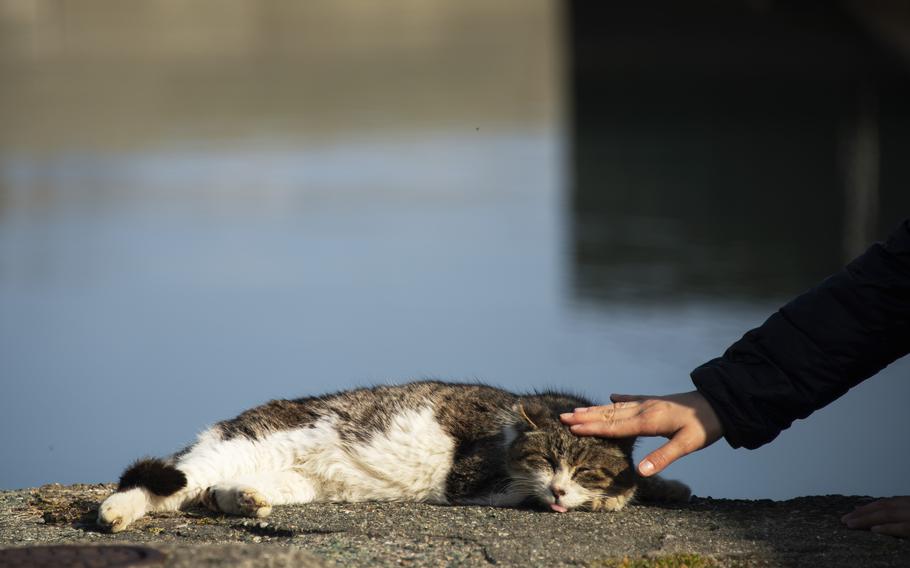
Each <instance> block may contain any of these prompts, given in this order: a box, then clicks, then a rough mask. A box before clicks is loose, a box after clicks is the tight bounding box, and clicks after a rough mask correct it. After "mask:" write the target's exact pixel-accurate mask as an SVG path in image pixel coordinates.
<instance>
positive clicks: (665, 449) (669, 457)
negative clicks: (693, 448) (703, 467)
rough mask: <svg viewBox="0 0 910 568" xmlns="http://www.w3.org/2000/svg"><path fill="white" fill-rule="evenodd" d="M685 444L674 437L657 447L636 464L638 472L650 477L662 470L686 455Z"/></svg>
mask: <svg viewBox="0 0 910 568" xmlns="http://www.w3.org/2000/svg"><path fill="white" fill-rule="evenodd" d="M687 453H689V452H687V451H686V446H685V444H683V443H682V442H681V441H679V440H677V439H676V438H674V439H671V440H670V441H669V442H667V443H666V444H664V445H663V446H661V447H659V448H657V449H656V450H654V451H653V452H651V453H650V454H648V455H647V456H646V457H645V459H643V460H641V463H639V464H638V473H640V474H641V475H642V476H644V477H650V476H652V475H654V474H656V473H660V472H661V471H663V470H664V469H665V468H666V467H667V466H668V465H670V464H671V463H673V462H675V461H676V460H678V459H679V458H681V457H683V456H684V455H686V454H687Z"/></svg>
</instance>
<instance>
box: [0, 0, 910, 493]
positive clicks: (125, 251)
mask: <svg viewBox="0 0 910 568" xmlns="http://www.w3.org/2000/svg"><path fill="white" fill-rule="evenodd" d="M14 5H15V3H11V4H10V6H14ZM86 5H87V6H93V5H94V4H92V3H89V4H86ZM99 5H100V4H99ZM22 6H24V4H23V5H22ZM149 6H151V8H149V10H151V12H152V13H153V14H154V15H155V17H154V18H145V19H144V20H143V22H137V21H134V20H132V19H131V16H130V15H129V14H125V13H120V12H118V11H117V10H114V11H113V12H110V9H111V8H110V7H108V10H106V11H105V14H106V15H105V16H104V18H107V19H104V18H102V17H101V16H99V15H97V14H95V13H93V12H92V10H90V9H88V8H85V9H84V11H80V10H75V13H72V14H69V16H68V17H69V19H68V20H66V22H68V23H61V21H62V20H60V18H59V14H57V13H55V12H53V11H51V12H47V13H44V12H40V11H39V12H40V13H39V12H34V13H33V12H32V11H30V9H24V8H23V9H22V10H19V11H16V10H9V11H8V13H4V14H2V15H0V17H2V18H5V19H0V22H3V23H4V24H9V23H10V22H15V23H17V24H18V25H19V27H17V28H16V29H17V30H19V31H18V32H17V33H18V34H20V35H18V36H16V37H12V36H10V35H5V36H4V37H5V39H4V41H7V42H9V45H11V46H13V49H6V50H4V51H3V53H5V55H3V56H2V57H3V66H2V67H0V84H2V85H4V86H3V87H0V123H2V124H3V125H5V127H4V129H3V130H4V133H3V134H2V135H0V380H2V392H3V395H2V398H0V463H2V465H0V488H14V487H23V486H33V485H37V484H41V483H48V482H61V483H72V482H94V481H110V480H114V479H116V477H117V476H118V475H119V472H120V470H121V469H122V468H123V466H124V465H126V464H127V463H128V462H129V461H130V460H132V459H135V458H136V457H139V456H141V455H146V454H153V455H154V454H166V453H168V452H170V451H173V450H175V449H178V448H180V447H181V446H182V445H183V444H185V443H186V442H188V441H189V440H190V439H191V438H192V437H193V436H194V435H195V433H196V432H198V431H199V430H201V429H202V428H204V427H205V426H206V425H208V424H210V423H211V422H213V421H216V420H219V419H222V418H226V417H230V416H232V415H234V414H236V413H237V412H239V411H241V410H242V409H244V408H247V407H249V406H251V405H253V404H256V403H260V402H263V401H265V400H268V399H269V398H274V397H282V396H289V397H292V396H299V395H306V394H313V393H319V392H327V391H333V390H337V389H343V388H348V387H352V386H359V385H368V384H376V383H385V382H397V381H402V380H406V379H412V378H421V377H438V378H444V379H457V380H464V379H468V380H472V379H480V380H484V381H487V382H490V383H493V384H496V385H500V386H504V387H507V388H510V389H515V390H530V389H534V388H545V387H558V388H565V389H570V390H573V391H579V392H583V393H585V394H587V395H589V396H591V397H593V398H595V399H598V400H606V399H607V397H608V396H609V394H610V393H611V392H627V393H665V392H678V391H682V390H688V389H690V388H691V386H690V383H689V381H688V378H687V375H688V372H689V371H690V370H691V369H692V368H693V367H695V366H697V365H699V364H700V363H702V362H703V361H705V360H707V359H709V358H712V357H715V356H717V355H718V354H719V353H721V352H722V351H723V349H725V348H726V347H727V346H728V345H729V344H730V343H731V342H733V341H734V340H735V339H737V338H738V337H739V336H740V335H741V334H742V333H743V332H745V331H746V330H747V329H749V328H750V327H753V326H755V325H758V324H759V323H761V321H763V319H764V318H765V317H767V315H769V314H770V313H771V312H772V311H773V310H774V309H776V307H777V306H778V305H779V304H780V303H781V302H782V301H784V300H786V298H787V297H788V296H789V295H792V294H795V293H797V292H798V291H799V290H801V289H802V287H805V286H808V285H810V284H811V282H812V281H813V278H815V276H816V273H817V272H819V271H822V272H823V271H824V270H826V269H829V268H831V266H832V264H835V265H836V264H837V263H839V262H841V249H840V242H837V243H836V244H835V245H834V246H833V247H832V246H825V245H819V244H818V243H816V242H814V241H812V240H811V239H809V240H808V241H807V242H806V243H804V244H802V245H798V244H797V245H794V247H795V248H798V249H799V250H800V251H801V254H804V255H806V256H808V257H813V255H815V256H819V257H822V258H824V259H826V260H825V261H824V262H822V263H820V264H821V266H817V265H811V266H810V268H809V269H808V270H807V269H806V268H805V266H804V264H805V263H800V262H792V263H785V265H784V266H783V267H781V266H776V265H772V266H769V265H768V264H767V258H768V256H767V255H757V257H756V258H755V259H752V260H751V261H749V260H748V259H747V260H743V259H742V257H741V255H737V254H734V253H736V252H737V251H744V250H745V251H748V250H759V249H760V250H763V251H764V250H767V239H768V238H769V235H772V234H776V231H775V229H776V228H775V227H766V228H765V229H761V227H759V228H757V229H755V231H754V232H749V233H748V234H747V237H748V238H743V239H742V240H740V241H737V242H736V243H735V246H733V248H732V249H731V245H730V244H729V242H728V241H727V240H725V239H724V236H723V235H719V236H712V235H710V234H709V235H704V234H703V233H699V232H698V231H694V232H693V229H692V228H693V227H697V226H699V223H698V222H697V218H696V219H693V217H692V215H690V214H689V213H687V211H697V210H699V207H700V206H701V205H704V203H705V201H704V199H706V198H705V197H704V196H699V195H697V194H694V193H693V194H692V197H691V202H692V207H691V208H690V209H679V210H671V211H667V210H665V209H663V208H657V209H654V208H649V207H647V206H644V205H642V202H645V203H647V202H649V199H648V198H647V195H649V194H647V193H643V194H641V195H644V196H645V197H643V198H642V200H640V201H636V202H635V203H634V204H633V206H630V208H629V209H627V210H623V209H622V208H621V207H617V206H615V205H616V203H620V204H622V203H623V200H622V199H618V200H614V203H613V205H611V207H609V208H608V212H606V213H605V212H604V209H602V208H601V207H600V206H599V205H598V203H592V202H590V201H586V200H585V198H584V196H586V195H591V193H590V192H592V191H595V190H594V189H593V188H594V186H593V185H591V184H585V183H582V182H580V181H579V180H584V179H590V175H594V174H591V172H592V169H591V167H589V166H587V165H584V164H583V163H582V164H581V165H579V162H578V157H579V156H581V155H587V154H585V152H586V150H585V148H591V146H590V144H589V143H587V142H584V141H583V140H585V137H584V136H583V135H584V132H581V131H580V130H579V129H576V130H574V131H573V130H572V129H570V128H569V126H568V123H569V120H568V113H569V112H570V109H568V106H569V104H568V98H569V97H568V95H567V94H566V89H567V86H566V83H565V81H564V76H565V73H566V70H565V68H564V65H565V60H566V53H565V51H566V49H567V48H566V44H565V43H564V35H565V34H566V33H567V32H566V30H565V28H564V17H563V15H562V14H561V13H560V11H559V10H558V9H557V8H556V6H554V5H552V4H550V3H547V2H534V3H531V2H525V1H522V2H518V3H503V4H502V7H489V6H486V4H485V3H482V2H477V3H472V2H459V3H453V4H451V5H448V4H446V5H444V7H443V8H437V9H430V8H425V9H424V11H422V12H421V11H420V10H418V13H411V16H409V18H404V22H400V21H398V20H395V19H394V18H390V17H383V16H382V15H381V14H374V15H373V16H371V18H366V19H364V18H363V17H362V14H359V15H358V14H357V13H347V12H346V11H345V10H344V9H342V8H337V7H334V6H333V5H332V4H331V3H329V4H325V5H322V4H317V3H313V4H309V5H308V6H309V7H307V8H300V7H295V5H281V4H271V3H269V4H265V3H264V4H263V6H267V7H268V8H265V7H263V8H250V10H252V13H247V12H244V11H242V10H241V9H240V8H238V7H237V6H234V5H232V4H229V6H232V8H230V9H224V10H217V11H215V12H214V13H212V14H209V13H205V12H204V11H200V12H199V13H195V14H194V13H190V14H188V15H187V14H183V15H182V16H181V18H179V20H180V22H183V23H182V24H181V26H184V27H183V28H181V27H180V26H177V27H176V29H175V28H174V26H168V25H164V24H163V23H162V22H167V21H168V17H169V16H168V11H167V9H166V8H167V7H168V6H171V7H173V6H172V4H171V3H169V2H166V1H164V2H157V3H150V4H149ZM200 10H202V9H201V8H200ZM434 10H436V11H434ZM146 16H148V15H146ZM314 17H318V18H322V19H325V18H328V19H329V21H331V22H334V24H335V26H336V28H343V29H347V30H351V29H354V30H356V31H358V32H359V33H358V34H355V35H357V37H359V38H360V39H359V40H358V42H359V43H357V42H355V43H354V44H349V43H346V42H340V41H338V40H337V39H335V38H334V37H333V33H330V32H328V31H320V30H319V29H311V30H310V34H309V35H305V36H304V37H300V36H298V35H297V34H295V33H293V32H294V24H295V22H296V23H297V24H300V25H304V23H305V22H308V21H311V19H312V18H314ZM210 18H215V19H216V20H217V21H215V22H212V21H210ZM377 18H378V20H377ZM110 21H119V22H120V23H121V24H122V25H120V26H111V27H107V26H108V23H109V22H110ZM186 22H190V23H195V24H196V25H197V27H196V28H193V26H192V25H190V24H188V23H186ZM206 22H207V23H209V24H211V26H210V27H209V26H207V25H205V23H206ZM251 22H252V23H251ZM216 24H217V25H216ZM431 24H432V25H433V26H435V27H433V28H432V29H433V30H434V33H432V34H428V32H427V31H426V30H427V29H429V28H428V26H430V25H431ZM330 27H331V26H330ZM4 29H10V28H9V26H8V25H7V27H6V28H4ZM122 29H128V30H131V32H130V34H129V37H125V36H124V35H123V34H122V32H118V31H117V30H122ZM333 29H335V28H333ZM464 29H470V30H472V31H471V33H470V34H464V33H462V32H463V30H464ZM181 30H183V31H181ZM188 30H189V31H188ZM217 30H220V31H217ZM64 31H65V32H66V33H64ZM89 32H91V33H89ZM157 32H161V33H162V34H172V36H168V37H165V38H164V39H166V40H167V41H163V40H162V39H161V38H159V37H158V36H157ZM190 32H194V33H190ZM99 34H100V35H99ZM338 37H350V36H349V35H348V36H342V35H339V36H338ZM99 38H100V39H99ZM105 40H106V41H109V42H113V43H114V44H117V45H120V46H121V49H119V50H114V51H112V50H110V48H109V47H108V44H107V43H106V41H105ZM159 42H160V43H159ZM9 45H8V46H7V47H9ZM478 45H480V46H485V45H486V46H489V45H495V46H497V49H496V50H494V51H493V53H494V55H491V52H489V51H488V50H484V49H480V48H478V47H477V46H478ZM415 46H418V47H419V49H417V48H416V47H415ZM225 54H226V55H225ZM137 62H141V63H142V64H141V65H139V64H138V63H137ZM87 71H91V72H90V73H87ZM567 109H568V110H567ZM609 132H614V131H607V134H606V136H607V138H609V137H610V136H611V135H610V134H609ZM616 132H618V131H616ZM665 134H667V133H665ZM656 136H657V137H658V138H661V137H662V134H661V133H660V132H657V134H656ZM671 138H672V137H671V136H669V135H668V136H663V138H661V139H665V140H670V139H671ZM705 143H706V144H707V143H710V137H709V140H708V142H705ZM666 144H667V145H669V147H672V142H667V143H666ZM670 165H671V166H672V163H671V164H670ZM816 166H818V164H815V165H813V166H812V167H816ZM596 169H597V168H596V167H595V170H596ZM614 172H615V168H612V167H610V166H609V164H607V166H606V167H602V168H601V169H600V173H598V174H596V175H594V177H595V178H596V179H598V180H600V181H601V182H602V183H603V184H604V185H605V186H606V187H607V188H608V189H607V195H608V196H611V195H612V196H615V195H620V194H621V193H622V192H623V191H626V190H627V189H628V188H629V187H631V186H628V185H623V184H628V183H630V182H628V181H623V180H624V179H625V178H622V176H620V177H611V176H613V173H614ZM739 174H741V171H737V170H734V171H733V172H731V173H730V174H729V175H731V176H733V175H739ZM624 175H626V174H624ZM644 175H645V173H644V172H641V171H640V172H638V174H636V175H634V176H632V182H631V183H634V182H635V180H639V182H640V180H642V179H645V178H643V177H642V176H644ZM670 177H672V176H670ZM662 183H663V185H661V183H656V182H655V183H650V182H649V183H648V184H641V183H639V185H648V186H649V187H652V190H651V191H654V192H656V193H655V195H658V196H659V195H660V192H661V191H666V190H667V188H669V187H679V185H671V184H672V180H671V181H669V182H668V181H666V180H665V181H664V182H662ZM636 187H637V186H636ZM661 188H663V190H662V189H661ZM754 191H756V190H755V189H751V190H750V189H748V188H746V189H745V190H744V192H743V195H744V196H746V198H748V196H749V195H753V193H750V192H754ZM806 191H809V192H812V191H818V188H817V187H814V186H813V188H809V189H807V190H806ZM617 192H618V193H617ZM595 201H596V200H595ZM657 201H660V200H659V199H657ZM731 207H732V206H731ZM833 209H836V208H833ZM838 215H839V214H838V213H831V214H828V215H827V216H822V217H821V218H820V220H818V221H817V223H819V224H822V225H825V224H828V225H830V224H836V223H839V222H840V218H839V217H838ZM748 226H749V227H752V228H754V227H755V225H754V224H752V225H748ZM592 227H593V229H592ZM598 227H599V228H598ZM604 227H606V229H604ZM731 230H734V229H731ZM763 231H764V232H763ZM834 232H837V231H834ZM727 234H729V233H727ZM750 239H751V240H750ZM775 242H776V241H775ZM794 242H801V241H799V238H798V235H794ZM812 247H815V248H812ZM731 250H732V251H733V253H731V252H730V251H731ZM813 251H814V252H813ZM788 258H790V257H788ZM696 260H697V264H693V262H695V261H696ZM692 266H697V267H698V270H697V271H695V270H692V269H691V267H692ZM834 268H836V266H834ZM694 273H697V274H696V276H697V277H696V278H693V277H692V274H694ZM756 275H757V277H758V278H759V281H761V282H762V283H763V284H762V285H761V286H758V287H756V286H749V285H748V284H747V282H752V281H754V279H755V277H756ZM762 278H764V279H762ZM908 373H910V363H908V361H901V362H899V363H898V364H895V365H894V366H892V367H890V368H889V369H887V370H886V371H885V372H883V373H882V374H881V376H879V377H877V378H875V379H873V380H871V381H868V382H866V383H865V384H863V385H861V386H860V387H858V388H857V389H855V390H854V391H852V392H851V393H850V394H849V395H848V396H846V397H844V398H843V399H841V400H840V401H838V402H836V403H835V404H833V405H831V406H830V407H828V408H826V409H824V410H823V411H821V412H819V413H817V414H816V415H815V416H813V417H812V418H811V419H810V420H808V421H804V422H800V423H797V424H796V425H794V427H793V428H792V429H791V430H789V431H788V432H786V433H785V434H784V435H783V436H782V437H781V438H780V439H779V440H778V441H777V442H775V443H774V444H772V445H770V446H768V447H766V448H762V449H760V450H758V451H753V452H748V451H743V450H740V451H733V450H731V449H729V448H728V447H726V446H725V445H724V443H723V442H721V443H718V444H717V445H716V446H714V447H712V448H710V449H708V450H706V451H704V452H701V453H699V454H697V455H696V456H691V457H689V458H687V459H685V460H683V461H681V462H679V463H678V464H677V465H676V466H674V467H673V469H672V475H673V476H674V477H679V478H681V479H685V480H686V481H687V482H688V483H690V485H691V486H692V487H693V489H694V491H695V492H696V493H697V494H699V495H712V496H715V497H749V498H786V497H791V496H796V495H805V494H823V493H860V494H871V495H887V494H896V493H906V492H907V488H906V479H907V477H908V473H910V463H908V461H907V459H906V458H905V457H903V455H904V454H905V453H906V452H902V451H899V450H900V449H901V448H906V442H905V441H904V438H903V436H902V433H903V432H906V431H908V426H910V417H908V415H907V413H906V412H904V409H903V404H902V403H903V402H904V401H906V400H908V398H910V396H908V395H910V384H908V382H907V381H906V377H907V375H908ZM655 444H656V442H655V441H648V442H645V443H642V444H641V450H642V451H645V450H647V449H648V448H652V447H655ZM896 454H897V456H898V457H896V458H895V457H894V456H895V455H896ZM877 464H882V465H880V466H879V465H877Z"/></svg>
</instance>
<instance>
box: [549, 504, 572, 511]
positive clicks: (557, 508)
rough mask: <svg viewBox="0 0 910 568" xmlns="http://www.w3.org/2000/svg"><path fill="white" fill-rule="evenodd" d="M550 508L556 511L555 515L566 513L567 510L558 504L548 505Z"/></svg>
mask: <svg viewBox="0 0 910 568" xmlns="http://www.w3.org/2000/svg"><path fill="white" fill-rule="evenodd" d="M550 508H551V509H553V510H554V511H556V512H557V513H567V512H568V511H569V510H568V509H566V508H565V507H563V506H562V505H560V504H559V503H550Z"/></svg>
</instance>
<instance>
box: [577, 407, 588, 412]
mask: <svg viewBox="0 0 910 568" xmlns="http://www.w3.org/2000/svg"><path fill="white" fill-rule="evenodd" d="M587 411H588V409H587V408H576V409H575V412H587Z"/></svg>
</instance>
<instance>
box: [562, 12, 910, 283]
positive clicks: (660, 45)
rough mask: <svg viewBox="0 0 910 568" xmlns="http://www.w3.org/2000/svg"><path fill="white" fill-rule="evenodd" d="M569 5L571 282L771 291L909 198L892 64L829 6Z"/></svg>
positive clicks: (866, 233)
mask: <svg viewBox="0 0 910 568" xmlns="http://www.w3.org/2000/svg"><path fill="white" fill-rule="evenodd" d="M572 6H573V10H572V15H573V23H574V26H575V33H574V35H573V36H572V38H573V39H572V45H573V47H574V57H575V61H576V73H575V76H574V87H575V89H574V98H573V103H574V107H573V108H574V120H573V122H574V128H575V133H574V137H573V145H574V148H573V150H574V151H573V172H574V183H573V186H572V207H573V216H574V223H573V225H572V227H573V251H574V258H575V263H574V265H573V266H574V271H573V274H574V287H575V290H576V291H577V292H578V293H579V294H580V295H582V296H585V297H588V296H590V297H599V298H603V299H605V300H610V299H619V298H628V297H629V296H642V297H644V298H647V299H648V300H656V299H661V298H668V297H672V298H677V299H678V298H679V297H680V296H685V295H695V296H699V295H709V296H711V297H715V298H716V297H725V298H740V299H742V298H757V299H761V298H787V297H789V296H790V295H792V294H793V293H794V292H796V291H798V290H801V289H804V288H805V287H807V286H809V285H811V284H813V283H814V282H817V281H819V280H820V279H821V278H823V277H825V276H826V275H828V274H830V273H831V272H833V271H835V270H837V269H838V268H839V267H840V266H842V265H843V263H844V262H846V261H847V260H849V259H850V258H852V257H853V256H855V255H856V254H858V253H859V252H860V251H861V250H863V248H864V247H865V246H867V244H868V243H870V242H871V241H873V240H875V239H877V238H881V237H883V236H884V235H886V234H887V232H888V231H889V230H890V229H892V228H893V227H894V226H895V225H896V224H897V222H898V221H899V220H901V219H902V218H903V217H904V216H906V215H907V214H908V211H910V189H908V188H910V166H908V162H907V160H905V159H903V158H901V156H906V155H907V154H908V152H910V112H908V109H907V105H906V101H907V100H908V95H910V81H908V72H907V70H906V66H905V65H904V64H903V62H900V61H895V60H894V59H895V56H893V55H891V54H888V53H885V52H884V51H883V50H882V48H881V47H880V46H879V45H878V44H877V43H876V40H875V39H873V38H870V37H867V36H866V35H865V34H864V33H863V32H862V30H860V29H859V24H858V23H856V22H852V21H849V20H848V19H847V16H846V15H845V14H841V13H840V12H839V9H838V8H834V7H828V8H825V7H821V8H818V7H816V9H807V10H805V12H806V13H800V12H799V11H795V13H791V12H788V10H787V9H786V7H783V8H778V9H777V10H770V12H771V13H760V11H758V12H756V11H754V10H753V9H750V8H749V7H747V6H744V5H738V4H737V3H732V4H730V5H727V6H724V7H722V8H721V7H719V6H718V5H715V4H712V3H696V4H695V5H692V6H686V7H683V6H677V5H675V4H674V3H672V2H666V3H661V2H657V3H650V4H648V6H647V7H639V6H637V5H627V6H615V5H608V4H605V3H592V4H586V3H584V2H576V3H573V4H572ZM694 38H698V39H697V40H695V39H694ZM863 160H865V162H864V161H863ZM858 162H859V163H858ZM866 162H868V164H869V165H868V167H866V168H865V169H864V167H865V164H866ZM857 200H860V201H861V203H857ZM857 225H859V227H858V229H859V230H858V234H856V233H857V230H856V229H857Z"/></svg>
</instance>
